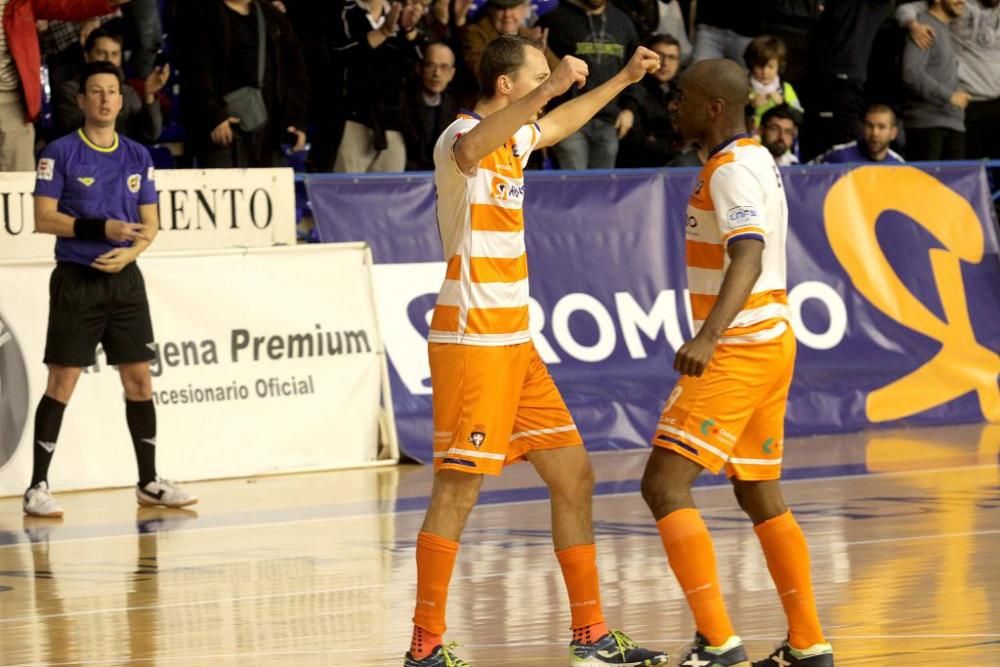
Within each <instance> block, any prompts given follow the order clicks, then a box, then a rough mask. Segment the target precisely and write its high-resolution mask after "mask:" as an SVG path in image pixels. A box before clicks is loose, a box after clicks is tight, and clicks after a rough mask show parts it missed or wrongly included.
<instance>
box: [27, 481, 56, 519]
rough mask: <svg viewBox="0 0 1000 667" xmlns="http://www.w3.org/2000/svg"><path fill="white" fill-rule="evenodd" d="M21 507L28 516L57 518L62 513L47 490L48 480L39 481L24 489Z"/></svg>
mask: <svg viewBox="0 0 1000 667" xmlns="http://www.w3.org/2000/svg"><path fill="white" fill-rule="evenodd" d="M23 507H24V513H25V514H27V515H28V516H42V517H49V518H58V517H61V516H62V515H63V508H62V507H60V506H59V503H58V502H56V499H55V496H53V495H52V492H51V491H49V483H48V482H39V483H38V484H35V485H34V486H33V487H31V488H30V489H28V490H27V491H25V492H24V503H23Z"/></svg>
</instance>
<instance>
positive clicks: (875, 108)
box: [863, 103, 899, 127]
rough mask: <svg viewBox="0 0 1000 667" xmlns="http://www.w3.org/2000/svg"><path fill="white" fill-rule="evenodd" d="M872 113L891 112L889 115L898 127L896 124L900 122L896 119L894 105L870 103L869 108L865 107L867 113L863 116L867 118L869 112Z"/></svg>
mask: <svg viewBox="0 0 1000 667" xmlns="http://www.w3.org/2000/svg"><path fill="white" fill-rule="evenodd" d="M871 113H887V114H889V117H890V118H892V126H893V127H896V125H898V124H899V121H898V120H897V119H896V112H895V111H893V110H892V107H890V106H889V105H888V104H881V103H879V104H871V105H869V106H868V108H867V109H865V115H864V116H863V118H867V117H868V114H871Z"/></svg>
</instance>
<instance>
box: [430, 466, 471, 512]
mask: <svg viewBox="0 0 1000 667" xmlns="http://www.w3.org/2000/svg"><path fill="white" fill-rule="evenodd" d="M482 485H483V476H482V475H473V474H469V473H466V472H459V471H457V470H442V471H441V472H439V473H438V474H437V476H436V477H435V478H434V490H433V491H432V496H433V498H434V499H435V500H438V501H440V502H442V503H446V504H447V505H449V506H451V507H453V508H455V509H461V510H465V511H466V512H469V511H472V508H473V507H475V505H476V501H477V500H479V489H480V488H482Z"/></svg>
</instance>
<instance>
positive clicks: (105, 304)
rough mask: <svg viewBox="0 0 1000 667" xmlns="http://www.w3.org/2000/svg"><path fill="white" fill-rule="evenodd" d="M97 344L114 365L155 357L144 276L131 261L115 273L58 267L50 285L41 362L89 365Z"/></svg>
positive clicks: (65, 264) (71, 264) (66, 264)
mask: <svg viewBox="0 0 1000 667" xmlns="http://www.w3.org/2000/svg"><path fill="white" fill-rule="evenodd" d="M98 343H100V344H101V345H103V346H104V354H105V356H106V357H107V360H108V364H110V365H112V366H116V365H118V364H129V363H136V362H141V361H152V359H153V358H154V357H155V356H156V355H155V353H154V350H153V323H152V321H151V320H150V317H149V301H148V300H147V299H146V284H145V282H143V279H142V272H141V271H139V267H138V266H137V265H136V264H135V262H132V263H131V264H129V265H128V266H126V267H125V268H124V269H122V270H121V271H120V272H119V273H104V272H102V271H98V270H97V269H93V268H91V267H89V266H84V265H83V264H76V263H74V262H59V263H58V264H57V265H56V268H55V270H54V271H53V272H52V278H51V279H50V280H49V329H48V334H47V336H46V339H45V363H46V364H56V365H59V366H75V367H86V366H92V365H93V364H94V363H95V362H96V361H97V355H96V352H97V344H98Z"/></svg>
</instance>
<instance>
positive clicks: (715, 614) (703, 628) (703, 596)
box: [656, 509, 735, 646]
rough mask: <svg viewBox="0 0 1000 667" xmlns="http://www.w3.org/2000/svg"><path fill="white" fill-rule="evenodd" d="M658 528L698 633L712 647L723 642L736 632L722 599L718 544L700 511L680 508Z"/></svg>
mask: <svg viewBox="0 0 1000 667" xmlns="http://www.w3.org/2000/svg"><path fill="white" fill-rule="evenodd" d="M656 527H657V528H659V529H660V537H661V538H662V540H663V548H664V549H666V551H667V559H668V560H669V561H670V568H671V569H672V570H673V571H674V575H675V576H676V577H677V582H678V583H680V585H681V588H682V589H683V590H684V595H685V596H687V601H688V606H690V607H691V611H692V612H693V613H694V620H695V625H696V626H697V627H698V632H700V633H701V634H702V635H703V636H704V637H705V639H707V640H708V643H709V644H710V645H711V646H720V645H722V644H724V643H725V642H726V641H727V640H728V639H729V638H730V637H732V636H733V635H734V634H735V632H734V631H733V623H732V621H730V620H729V614H728V613H726V605H725V603H724V602H723V601H722V590H721V589H720V588H719V574H718V572H717V571H716V568H715V547H714V546H713V545H712V538H711V537H710V536H709V534H708V528H707V527H706V526H705V522H704V521H703V520H702V518H701V514H699V513H698V510H695V509H683V510H677V511H676V512H671V513H670V514H668V515H667V516H665V517H663V518H662V519H660V520H659V521H657V522H656Z"/></svg>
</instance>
